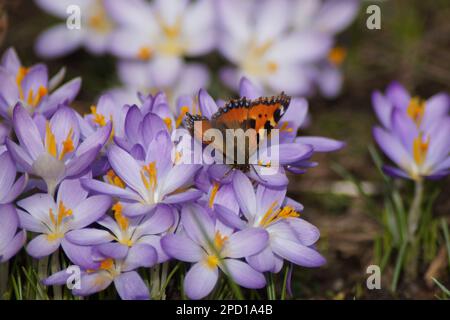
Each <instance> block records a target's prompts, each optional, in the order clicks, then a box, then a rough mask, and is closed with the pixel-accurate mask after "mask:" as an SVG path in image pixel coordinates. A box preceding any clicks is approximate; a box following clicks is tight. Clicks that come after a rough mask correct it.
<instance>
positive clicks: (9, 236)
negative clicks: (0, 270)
mask: <svg viewBox="0 0 450 320" xmlns="http://www.w3.org/2000/svg"><path fill="white" fill-rule="evenodd" d="M18 227H19V219H18V218H17V213H16V209H15V208H14V206H12V205H10V204H8V205H4V204H2V205H0V263H3V262H6V261H8V260H9V259H11V257H13V256H14V255H15V254H16V253H17V252H18V251H19V250H20V248H22V246H23V244H24V243H25V241H26V238H27V236H26V233H25V231H19V232H17V228H18Z"/></svg>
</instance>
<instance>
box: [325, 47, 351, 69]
mask: <svg viewBox="0 0 450 320" xmlns="http://www.w3.org/2000/svg"><path fill="white" fill-rule="evenodd" d="M346 56H347V50H346V49H345V48H343V47H334V48H333V49H331V50H330V52H329V53H328V61H330V63H332V64H334V65H335V66H339V65H341V64H342V62H343V61H344V60H345V57H346Z"/></svg>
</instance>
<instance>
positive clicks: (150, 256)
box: [123, 243, 158, 272]
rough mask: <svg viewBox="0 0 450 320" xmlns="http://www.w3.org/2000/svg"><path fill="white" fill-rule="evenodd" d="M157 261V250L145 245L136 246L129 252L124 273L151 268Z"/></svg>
mask: <svg viewBox="0 0 450 320" xmlns="http://www.w3.org/2000/svg"><path fill="white" fill-rule="evenodd" d="M157 259H158V257H157V253H156V250H155V248H153V247H152V246H150V245H148V244H144V243H138V244H135V245H134V246H132V247H131V248H130V250H129V251H128V255H127V257H126V258H125V261H124V265H123V271H125V272H126V271H131V270H134V269H137V268H141V267H145V268H150V267H152V266H153V265H154V264H155V263H156V261H157Z"/></svg>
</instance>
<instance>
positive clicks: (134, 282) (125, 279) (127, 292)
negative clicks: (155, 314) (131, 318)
mask: <svg viewBox="0 0 450 320" xmlns="http://www.w3.org/2000/svg"><path fill="white" fill-rule="evenodd" d="M114 285H115V287H116V290H117V293H118V294H119V296H120V298H121V299H122V300H149V299H150V294H149V292H148V288H147V286H146V285H145V283H144V280H142V278H141V277H140V276H139V274H138V273H137V272H136V271H132V272H125V273H122V274H121V275H119V276H118V277H117V278H115V279H114Z"/></svg>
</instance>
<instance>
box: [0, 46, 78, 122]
mask: <svg viewBox="0 0 450 320" xmlns="http://www.w3.org/2000/svg"><path fill="white" fill-rule="evenodd" d="M59 42H63V41H59ZM64 74H65V69H64V68H63V69H61V71H59V72H58V73H57V74H56V75H55V76H54V77H53V78H51V79H50V80H49V79H48V70H47V67H46V66H45V65H43V64H36V65H33V66H31V67H29V68H27V67H24V66H23V65H22V63H21V62H20V60H19V57H18V56H17V53H16V51H15V50H14V49H13V48H9V49H8V50H7V51H6V52H5V53H4V54H3V56H2V60H1V63H0V83H1V85H0V115H1V116H2V117H3V118H4V119H8V120H9V119H11V117H12V111H13V109H14V106H15V105H16V104H17V103H18V102H20V103H21V104H22V105H23V107H24V108H25V109H26V110H27V111H28V112H29V113H30V114H34V113H40V114H44V115H45V116H46V117H49V116H51V115H52V114H53V113H54V112H55V110H56V108H57V107H58V105H60V104H62V103H70V102H72V101H73V100H74V99H75V97H76V95H77V94H78V91H79V90H80V86H81V78H75V79H73V80H71V81H69V82H67V83H65V84H64V85H62V86H61V87H59V88H58V85H59V84H60V83H61V81H62V80H63V78H64Z"/></svg>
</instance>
